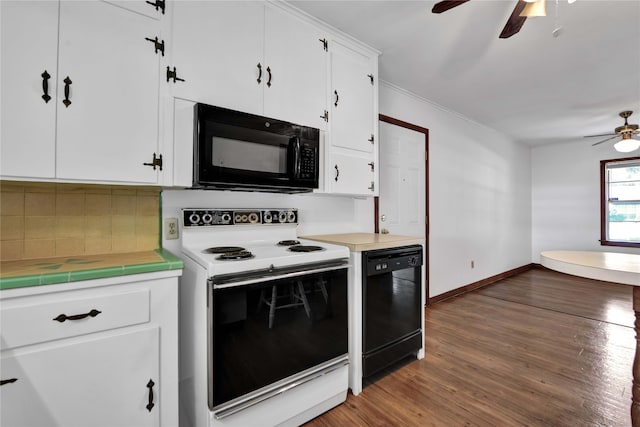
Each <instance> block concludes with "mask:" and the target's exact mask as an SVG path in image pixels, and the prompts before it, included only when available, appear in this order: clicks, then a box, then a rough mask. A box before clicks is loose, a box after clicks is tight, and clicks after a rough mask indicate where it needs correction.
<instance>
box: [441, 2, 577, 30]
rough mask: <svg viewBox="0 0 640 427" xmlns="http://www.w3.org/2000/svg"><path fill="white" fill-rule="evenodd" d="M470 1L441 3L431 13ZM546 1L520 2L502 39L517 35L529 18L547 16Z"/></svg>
mask: <svg viewBox="0 0 640 427" xmlns="http://www.w3.org/2000/svg"><path fill="white" fill-rule="evenodd" d="M468 1H469V0H445V1H439V2H438V3H436V4H435V5H433V8H432V9H431V12H433V13H442V12H446V11H447V10H449V9H453V8H454V7H456V6H460V5H461V4H464V3H466V2H468ZM545 1H546V0H518V3H516V7H515V8H514V9H513V12H511V16H509V19H508V20H507V23H506V25H505V26H504V28H503V29H502V32H501V33H500V38H501V39H507V38H509V37H511V36H513V35H514V34H517V33H518V31H520V29H521V28H522V26H523V25H524V21H526V20H527V18H528V17H534V16H546V8H545ZM574 1H575V0H569V3H573V2H574Z"/></svg>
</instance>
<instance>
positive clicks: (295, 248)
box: [289, 245, 325, 252]
mask: <svg viewBox="0 0 640 427" xmlns="http://www.w3.org/2000/svg"><path fill="white" fill-rule="evenodd" d="M289 250H290V251H291V252H317V251H324V250H325V249H324V248H323V247H322V246H313V245H295V246H289Z"/></svg>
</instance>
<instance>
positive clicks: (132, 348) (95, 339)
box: [0, 326, 161, 427]
mask: <svg viewBox="0 0 640 427" xmlns="http://www.w3.org/2000/svg"><path fill="white" fill-rule="evenodd" d="M95 335H96V336H88V337H87V339H86V340H84V341H80V340H66V341H59V342H53V343H52V344H51V345H48V346H46V347H45V346H32V347H25V348H23V349H21V350H18V351H15V352H12V351H8V352H6V353H8V354H7V355H6V356H5V355H3V356H2V359H1V360H0V363H1V365H2V378H3V379H9V380H11V381H12V382H10V383H7V384H4V385H3V386H2V394H0V403H1V407H2V412H0V424H1V425H3V426H78V427H80V426H83V427H84V426H94V427H100V426H104V427H112V426H139V427H151V426H159V425H160V406H159V404H160V402H159V401H158V396H159V395H160V393H159V388H160V387H161V381H160V378H159V359H160V357H159V328H158V327H157V326H156V327H153V328H147V329H138V330H135V331H131V330H124V332H119V333H117V334H115V333H114V334H112V335H106V336H105V335H98V334H95ZM149 380H151V381H152V382H153V383H150V382H149ZM150 402H151V403H153V406H150V405H149V403H150ZM147 405H149V407H150V408H151V410H149V409H148V408H147Z"/></svg>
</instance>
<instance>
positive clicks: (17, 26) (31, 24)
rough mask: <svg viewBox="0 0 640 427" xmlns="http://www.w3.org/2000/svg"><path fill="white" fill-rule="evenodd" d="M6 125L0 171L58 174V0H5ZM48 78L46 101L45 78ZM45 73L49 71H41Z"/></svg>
mask: <svg viewBox="0 0 640 427" xmlns="http://www.w3.org/2000/svg"><path fill="white" fill-rule="evenodd" d="M0 8H1V11H0V15H1V17H2V25H1V26H0V29H1V31H2V34H1V36H0V37H1V40H2V61H1V62H2V71H1V75H2V84H1V85H2V97H1V98H2V101H1V102H2V107H1V108H2V110H1V111H2V118H1V121H2V126H0V128H1V129H2V130H1V135H2V136H1V137H0V174H1V175H2V176H6V177H13V176H15V177H33V178H53V177H54V174H55V130H56V122H55V120H56V80H57V73H56V67H57V64H56V63H57V56H58V43H57V41H58V39H57V37H58V3H57V2H52V1H38V2H36V1H1V2H0ZM45 72H46V73H47V74H48V75H49V78H48V79H46V81H47V86H48V87H47V94H48V95H49V96H50V97H51V99H50V100H49V101H48V102H45V99H43V98H42V96H43V95H44V87H43V81H44V80H45V78H46V75H47V74H45ZM43 74H45V77H43V76H42V75H43Z"/></svg>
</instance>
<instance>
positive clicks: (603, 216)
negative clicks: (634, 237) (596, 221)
mask: <svg viewBox="0 0 640 427" xmlns="http://www.w3.org/2000/svg"><path fill="white" fill-rule="evenodd" d="M627 161H630V162H631V161H640V156H638V157H625V158H621V159H609V160H601V161H600V244H601V245H602V246H620V247H627V248H640V242H637V243H636V242H624V241H622V242H621V241H615V240H608V239H607V224H608V212H607V204H608V200H607V176H606V171H607V165H608V164H610V163H620V162H627Z"/></svg>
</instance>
